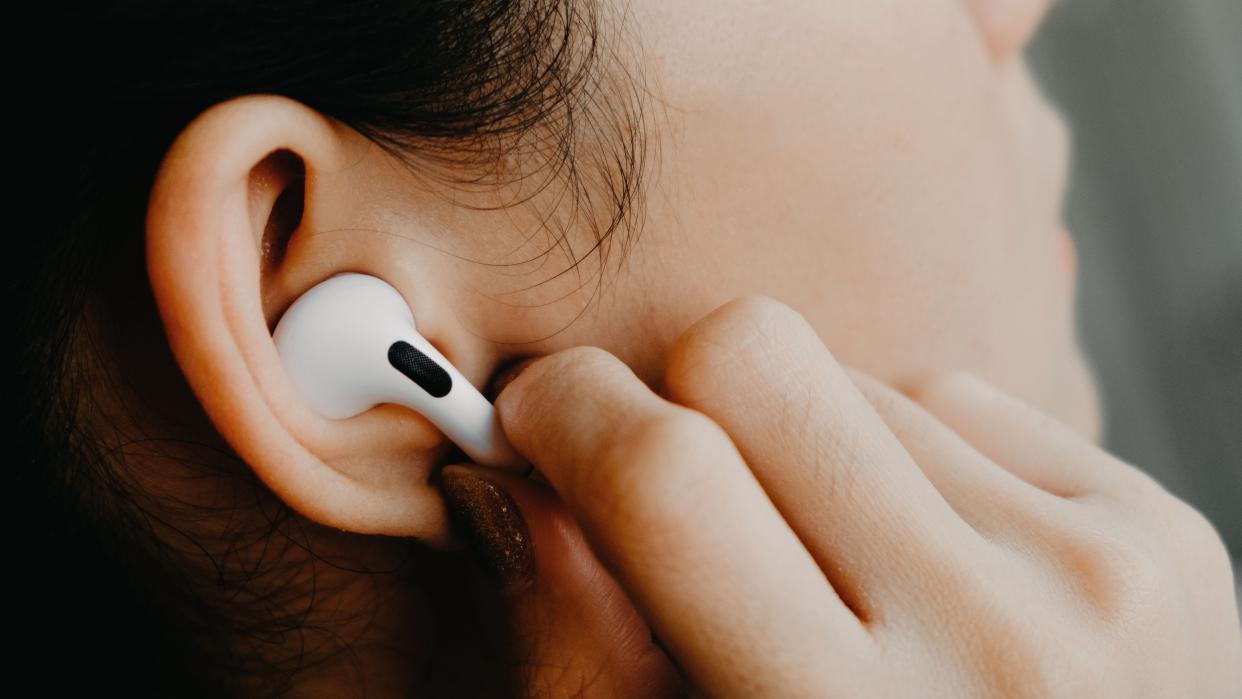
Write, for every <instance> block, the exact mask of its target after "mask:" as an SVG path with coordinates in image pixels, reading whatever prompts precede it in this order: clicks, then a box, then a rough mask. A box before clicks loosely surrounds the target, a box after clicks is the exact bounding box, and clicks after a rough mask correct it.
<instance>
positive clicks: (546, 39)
mask: <svg viewBox="0 0 1242 699" xmlns="http://www.w3.org/2000/svg"><path fill="white" fill-rule="evenodd" d="M606 19H607V18H605V17H604V16H603V15H602V14H601V13H600V12H599V11H598V10H597V8H595V7H593V6H592V5H591V4H590V2H589V0H586V1H585V2H581V3H579V2H573V1H572V0H407V1H404V2H401V1H397V2H381V1H376V0H372V1H370V2H350V1H348V0H346V1H344V2H328V1H324V0H320V1H315V2H301V3H273V2H262V1H260V2H226V1H222V0H221V1H215V2H192V3H177V2H171V3H170V2H163V1H158V0H156V1H137V2H112V3H99V4H98V6H97V5H96V4H95V3H71V4H68V5H62V6H61V7H59V8H58V9H57V10H56V11H55V15H54V16H53V17H47V18H44V19H43V20H41V21H36V22H35V23H34V25H33V26H34V28H35V33H36V37H35V41H33V42H32V45H33V46H35V47H36V48H35V54H34V55H33V57H32V63H33V64H34V66H35V70H34V75H35V80H36V83H37V84H36V85H35V87H34V88H33V95H34V97H33V99H32V100H30V102H31V103H30V104H28V105H26V107H27V109H28V111H27V112H25V113H29V114H30V118H29V123H28V124H26V125H25V126H26V127H27V128H29V129H31V130H32V131H33V133H26V134H24V136H23V138H25V139H28V142H30V143H32V144H34V145H35V146H36V147H37V149H38V152H37V155H36V158H35V160H34V162H33V163H32V168H31V169H30V170H29V171H27V172H25V173H23V177H28V178H29V179H30V180H31V181H34V182H36V183H37V184H36V186H37V187H38V188H41V189H42V190H44V191H45V192H47V193H48V194H50V195H51V196H53V197H55V201H54V202H50V203H49V204H48V205H47V206H45V207H39V211H38V217H37V218H38V223H39V228H38V229H37V230H29V231H21V232H18V233H16V234H14V235H11V236H10V240H11V241H12V245H13V246H14V249H15V252H14V256H15V259H17V260H20V264H19V265H17V269H15V270H14V272H13V273H12V275H11V278H10V283H9V298H10V299H11V301H10V302H11V303H12V304H13V305H14V307H15V315H14V318H13V319H12V323H11V325H12V327H14V328H15V332H16V337H15V340H14V341H15V343H16V344H15V346H16V347H17V357H16V359H15V363H16V367H17V371H16V374H17V392H16V394H15V396H14V400H13V404H14V405H15V406H16V412H17V414H18V415H17V425H16V426H15V432H14V437H15V439H16V441H17V443H18V451H17V454H18V462H17V464H16V465H15V466H14V467H13V468H14V469H15V483H14V489H13V490H12V491H11V498H10V500H11V501H12V502H14V503H15V504H16V507H15V508H14V510H13V511H15V512H16V513H17V517H18V518H19V519H18V522H19V523H21V524H22V525H23V526H21V527H20V528H18V529H15V530H13V531H14V536H15V539H16V540H17V544H18V548H17V559H16V560H17V561H19V564H18V565H17V566H15V568H16V571H18V572H14V573H11V575H13V574H20V575H22V576H23V580H22V582H24V583H25V584H24V585H22V587H23V588H24V589H23V591H22V592H21V593H19V594H18V595H17V596H15V597H14V598H13V599H14V600H15V602H14V603H16V604H19V605H22V609H23V612H22V613H21V614H19V616H22V617H25V618H24V621H25V623H26V625H27V627H26V628H23V625H22V624H21V623H19V625H18V629H19V630H18V631H16V632H15V633H18V634H21V635H20V636H19V637H18V638H16V639H14V640H15V641H16V642H17V644H18V645H19V646H23V647H24V648H25V650H26V651H27V652H29V653H31V654H32V658H31V659H30V660H31V661H32V663H31V664H23V665H19V667H20V668H22V669H25V670H26V671H27V672H31V673H38V674H32V676H31V677H30V679H31V680H32V681H34V682H37V683H38V684H37V685H34V686H39V687H41V688H44V689H47V688H50V687H54V686H56V685H57V684H58V683H64V682H67V681H72V680H74V679H82V680H87V681H90V682H91V683H92V684H93V685H94V688H95V690H96V691H99V690H101V689H102V688H104V687H107V686H109V685H114V686H116V687H118V688H123V690H124V691H125V692H126V693H128V694H148V693H152V694H153V693H159V694H177V695H181V696H184V695H187V694H203V695H207V694H212V695H214V694H221V693H226V692H231V691H238V690H239V688H241V687H247V688H249V689H253V688H254V686H255V683H254V680H255V678H263V679H264V684H265V685H266V686H267V687H269V688H270V689H271V691H272V692H273V693H276V692H279V691H281V689H282V688H283V686H284V682H286V681H287V680H288V679H289V678H290V677H291V676H292V675H293V674H295V673H296V672H297V671H298V670H299V669H300V668H302V667H304V666H306V665H308V664H310V663H313V662H316V660H315V659H314V658H312V657H311V656H310V655H309V654H308V655H305V656H299V657H295V658H289V659H288V661H287V662H283V661H273V660H272V659H271V658H264V660H263V662H261V663H258V662H252V661H251V660H250V659H249V658H247V657H244V654H240V653H238V652H237V648H236V647H235V646H230V642H231V641H232V640H235V639H236V638H237V637H239V636H240V637H247V638H250V639H251V640H252V641H253V643H254V644H256V645H261V644H263V643H264V642H265V639H266V638H267V636H278V635H280V634H285V633H294V632H297V631H299V630H300V627H299V624H300V623H301V621H300V620H302V619H304V618H305V617H304V615H305V613H306V612H307V610H305V609H288V608H283V607H282V606H281V601H280V600H281V592H282V591H281V590H279V589H275V587H274V586H276V585H278V582H276V581H279V580H280V579H281V578H282V576H284V577H285V578H291V574H292V571H282V570H281V569H280V567H279V566H280V565H282V555H281V553H280V551H285V550H298V548H299V547H303V546H305V545H306V541H305V539H306V538H307V537H306V535H305V534H304V530H305V528H306V527H307V526H308V525H309V523H308V522H306V521H304V520H303V519H301V518H300V517H299V516H298V515H297V514H296V513H293V512H291V511H289V510H288V508H287V507H285V506H284V505H283V503H281V502H280V501H279V500H278V499H277V498H275V497H274V496H273V495H272V494H271V493H270V492H269V491H267V490H266V489H265V488H264V487H263V486H262V484H261V483H260V482H259V481H258V480H257V478H256V477H255V476H254V474H253V472H252V471H251V470H250V469H249V468H247V467H246V466H245V464H241V463H239V462H238V460H237V458H236V456H234V455H233V454H232V453H231V452H230V451H229V450H228V448H227V446H226V445H225V444H224V443H223V441H222V440H220V439H219V438H218V435H204V434H201V433H200V432H198V431H197V430H198V429H199V428H200V427H201V425H202V424H207V423H205V421H204V422H202V423H201V424H200V422H198V421H196V420H192V419H183V418H182V417H181V416H180V414H179V411H181V410H182V408H181V407H174V408H169V407H168V406H166V405H162V404H158V403H156V402H155V401H158V400H160V398H158V397H155V396H152V395H147V394H145V393H144V391H143V385H144V382H145V381H159V382H161V383H167V382H169V381H182V382H183V380H182V379H181V376H180V374H179V372H178V371H177V370H176V367H175V363H174V362H173V361H172V359H171V356H170V355H169V353H168V348H167V343H166V340H165V339H164V338H163V334H162V330H160V325H159V323H158V318H157V315H156V313H155V310H154V305H153V302H152V300H151V299H150V291H149V287H148V283H147V278H146V272H145V265H144V262H143V240H142V239H143V224H144V218H145V214H146V204H147V196H148V193H149V191H150V188H151V184H152V181H153V177H154V174H155V172H156V170H157V168H158V166H159V164H160V162H161V159H162V157H163V155H164V153H165V152H166V151H167V149H168V147H169V145H170V144H171V142H172V140H173V139H174V138H175V137H176V135H177V134H178V133H179V132H180V131H181V130H182V129H183V128H184V127H185V125H186V124H187V123H188V122H189V121H190V120H191V119H192V118H193V117H194V116H196V115H197V114H199V113H200V112H202V111H203V110H204V109H206V108H207V107H209V106H211V105H213V104H215V103H218V102H221V101H223V100H227V99H229V98H232V97H235V96H240V95H245V94H253V93H270V94H279V95H284V96H287V97H289V98H292V99H295V100H298V101H300V102H302V103H304V104H306V105H308V106H310V107H312V108H314V109H317V110H319V111H321V112H322V113H324V114H326V115H329V116H331V117H334V118H336V119H338V120H340V121H342V122H343V123H345V124H348V125H349V126H352V127H353V128H355V129H357V130H358V131H359V132H361V133H362V134H364V135H365V136H366V137H368V138H370V139H371V140H373V141H374V142H375V143H377V144H379V145H380V146H381V147H383V148H384V149H386V150H387V151H389V152H390V153H393V154H394V155H398V156H400V157H402V159H403V160H405V161H407V162H410V163H414V162H417V163H418V167H419V168H422V169H423V170H424V171H426V170H427V169H430V170H434V171H435V173H436V176H437V177H440V178H441V179H442V180H443V181H446V182H450V183H452V184H454V185H457V186H464V187H477V186H493V185H499V184H504V182H503V179H504V177H506V175H503V174H500V173H501V172H502V170H501V169H499V168H497V167H495V166H496V164H497V162H499V161H500V160H501V159H502V158H521V159H524V160H529V161H532V162H534V163H535V165H536V166H535V167H533V168H523V171H524V172H526V173H528V174H526V175H524V177H533V178H537V179H538V180H539V181H538V182H537V183H536V184H537V187H536V188H535V189H542V188H544V187H547V186H559V187H563V188H564V190H565V192H566V193H567V194H568V197H567V198H566V201H567V202H568V205H569V206H571V207H572V209H573V211H575V212H576V214H577V215H578V216H577V218H574V219H571V223H567V224H566V225H565V227H564V229H562V230H561V231H559V233H560V234H562V235H563V234H567V233H568V228H569V227H570V225H571V224H572V225H573V226H577V227H582V226H585V227H588V228H589V229H590V230H591V231H592V232H593V233H594V237H595V241H596V243H595V247H594V248H592V249H591V251H589V252H587V253H586V254H583V255H581V256H579V257H578V258H577V259H576V261H575V263H574V264H575V265H576V264H577V262H579V261H581V260H583V259H585V258H586V257H587V256H588V255H590V254H592V253H596V254H597V255H598V258H599V262H600V266H601V270H603V265H604V258H605V256H606V253H607V251H608V250H609V248H610V246H611V244H612V240H613V238H619V239H620V245H621V248H622V250H621V251H622V253H624V251H625V250H626V249H627V247H628V246H629V245H631V244H632V243H633V239H634V237H635V236H636V235H637V232H638V230H639V227H640V226H639V224H640V223H641V216H642V214H641V208H642V207H641V204H642V201H641V198H640V197H639V191H640V184H641V182H642V176H643V171H644V162H646V160H647V158H646V153H645V149H646V147H647V145H646V141H645V139H644V137H643V136H644V129H643V121H644V115H643V107H642V105H643V100H642V88H641V82H640V81H639V80H638V78H637V76H636V75H635V74H634V73H633V72H631V71H630V70H629V69H628V66H629V65H630V62H629V61H628V60H626V58H627V57H626V56H623V55H620V54H618V50H619V49H620V48H622V47H624V46H625V45H627V42H617V43H614V42H611V41H609V42H605V41H603V40H602V39H601V31H602V30H603V29H605V28H606V29H608V30H609V31H608V36H609V38H614V36H615V35H614V30H615V31H616V32H620V31H621V28H620V27H619V26H613V25H610V24H608V22H607V21H606ZM619 233H623V234H624V235H620V236H618V235H614V234H619ZM558 242H559V239H558ZM603 279H604V275H603V274H602V273H601V274H600V277H599V280H600V282H601V283H602V281H603ZM121 338H123V339H124V341H125V343H124V347H125V349H124V350H123V351H120V350H118V347H120V346H121V342H120V339H121ZM179 390H180V393H179V394H177V395H180V396H181V397H182V398H184V399H185V402H186V403H193V401H192V400H190V398H191V395H190V393H189V391H188V389H185V388H184V386H182V387H181V388H180V389H179ZM193 410H197V406H196V405H195V406H194V408H193ZM199 417H201V416H199ZM161 460H164V461H165V462H169V463H171V462H172V461H173V460H175V461H177V462H178V464H179V465H180V466H181V467H183V468H185V469H188V470H187V472H188V473H195V474H202V475H205V476H210V477H213V478H218V479H220V480H221V482H227V483H229V484H230V485H229V488H231V491H230V492H232V493H233V494H234V497H233V499H232V500H231V501H230V502H231V503H232V504H233V505H234V506H236V507H247V508H250V509H252V510H256V511H262V512H263V514H264V517H263V522H264V527H262V528H260V530H258V531H245V532H242V531H227V536H231V537H238V538H240V537H243V536H247V537H255V536H265V537H268V538H269V539H271V540H272V543H271V544H270V545H271V548H272V550H273V551H274V552H276V553H273V554H272V555H271V556H270V557H269V559H268V560H265V561H263V562H262V565H263V566H265V567H264V568H263V569H262V570H259V569H257V568H251V569H245V570H242V569H238V568H237V567H236V566H237V565H238V564H237V562H236V561H232V560H229V557H228V555H227V553H228V551H230V550H231V549H230V547H231V546H232V543H231V542H230V541H204V540H203V539H202V532H201V531H199V530H191V529H188V528H186V527H184V526H183V524H184V523H185V522H187V521H193V519H194V518H196V517H198V518H209V517H210V518H217V519H221V520H223V519H225V518H227V517H229V516H230V515H229V513H227V512H221V511H215V510H212V509H211V507H213V506H214V504H213V505H207V504H204V503H194V502H188V501H186V500H184V499H179V498H178V497H177V496H176V495H175V494H174V493H173V492H172V491H171V490H169V491H166V492H152V491H151V488H152V487H153V486H152V483H154V482H155V480H154V479H151V478H149V477H147V469H152V468H159V464H160V463H161ZM22 518H24V519H22ZM222 536H224V535H222ZM222 552H223V553H222ZM251 563H253V562H251ZM254 565H259V564H254ZM286 565H287V564H286ZM47 660H54V661H56V662H58V663H63V665H64V668H63V670H58V671H56V672H57V674H42V673H41V671H40V670H38V669H36V668H41V667H42V666H41V662H44V661H47ZM33 661H39V662H33Z"/></svg>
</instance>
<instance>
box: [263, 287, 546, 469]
mask: <svg viewBox="0 0 1242 699" xmlns="http://www.w3.org/2000/svg"><path fill="white" fill-rule="evenodd" d="M273 340H274V341H275V344H276V350H277V352H278V353H279V354H280V358H281V361H282V363H283V364H284V367H285V371H286V373H287V374H288V376H289V380H290V382H291V383H292V384H293V386H294V388H295V390H297V392H298V393H299V395H300V396H301V397H302V399H303V400H304V401H305V402H306V404H307V405H308V406H309V407H310V408H311V409H312V410H314V411H315V412H317V413H319V414H320V415H322V416H323V417H326V418H329V419H346V418H349V417H352V416H354V415H357V414H359V413H361V412H363V411H365V410H368V409H370V408H371V407H373V406H375V405H379V404H380V403H395V404H398V405H403V406H405V407H407V408H410V409H411V410H414V411H416V412H418V413H420V414H422V415H424V416H425V417H426V418H427V419H428V420H430V421H431V422H432V423H433V424H434V425H436V427H438V428H440V430H441V431H443V432H444V434H445V435H446V436H447V437H448V438H449V439H450V440H452V441H453V442H454V443H455V444H457V446H459V447H461V449H462V451H464V452H465V453H466V454H468V455H469V456H470V457H471V458H472V459H474V460H475V461H477V462H478V463H480V464H482V465H485V466H497V467H502V468H510V469H513V470H524V467H525V466H526V462H525V461H524V460H523V459H522V458H521V457H520V456H518V455H517V453H516V452H514V450H513V447H512V446H511V445H510V444H509V442H508V440H507V439H506V438H505V436H504V432H503V431H502V430H501V428H500V422H499V419H498V417H497V415H496V411H495V409H494V408H493V406H492V404H491V403H490V402H488V400H487V399H486V398H484V397H483V395H482V394H481V393H479V391H478V389H476V388H475V387H474V386H473V385H471V383H470V382H469V381H467V380H466V378H465V377H464V376H462V374H461V372H460V371H458V370H457V368H456V367H454V366H453V365H452V364H451V363H449V361H448V360H447V359H445V357H444V355H442V354H441V353H440V351H439V350H437V349H436V348H435V347H434V346H433V345H432V344H431V343H430V342H428V341H427V339H426V338H424V337H423V336H422V335H421V334H420V333H419V332H418V329H417V328H416V326H415V324H414V316H413V314H412V313H411V312H410V307H409V306H408V305H407V304H406V302H405V299H404V298H403V297H402V296H401V294H400V293H399V292H398V291H397V290H396V289H394V288H393V287H392V286H390V285H389V284H388V283H387V282H385V281H383V280H382V279H379V278H377V277H373V276H370V275H365V274H356V273H346V274H338V275H336V276H334V277H331V278H329V279H327V280H325V281H323V282H320V283H319V284H317V285H316V286H314V287H312V288H311V289H310V290H309V291H307V292H306V293H305V294H303V295H302V296H301V297H299V298H298V299H297V300H296V301H295V302H294V303H293V305H292V306H290V307H289V310H287V311H286V312H285V314H284V316H282V317H281V319H280V321H279V322H278V323H277V325H276V330H275V332H274V333H273Z"/></svg>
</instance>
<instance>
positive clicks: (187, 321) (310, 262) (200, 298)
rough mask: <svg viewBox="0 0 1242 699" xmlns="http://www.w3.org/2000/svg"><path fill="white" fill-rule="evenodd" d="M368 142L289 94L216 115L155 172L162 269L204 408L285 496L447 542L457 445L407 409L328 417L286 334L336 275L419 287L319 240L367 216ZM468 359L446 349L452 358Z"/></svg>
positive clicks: (367, 529)
mask: <svg viewBox="0 0 1242 699" xmlns="http://www.w3.org/2000/svg"><path fill="white" fill-rule="evenodd" d="M364 143H365V144H367V145H369V142H366V141H365V139H364V138H363V137H362V136H361V135H360V134H358V133H357V132H355V131H353V130H352V129H348V128H347V127H344V126H342V125H340V124H338V123H335V122H332V121H330V120H329V119H327V118H326V117H324V116H322V115H321V114H319V113H318V112H316V111H314V110H312V109H310V108H308V107H306V106H305V105H302V104H300V103H297V102H294V101H292V100H289V99H285V98H282V97H276V96H267V95H263V96H247V97H241V98H237V99H234V100H230V101H228V102H223V103H221V104H218V105H216V106H214V107H212V108H211V109H209V110H207V111H206V112H204V113H203V114H202V115H200V116H199V117H198V118H197V119H195V120H194V121H193V122H191V123H190V124H189V125H188V126H187V127H186V129H185V130H184V131H183V132H182V134H181V135H180V136H179V137H178V138H177V140H176V141H175V142H174V144H173V145H172V147H171V148H170V149H169V152H168V154H167V156H166V157H165V160H164V162H163V164H162V166H161V168H160V171H159V173H158V174H157V176H156V180H155V184H154V187H153V189H152V192H151V199H150V202H149V206H148V214H147V267H148V272H149V275H150V279H151V286H152V291H153V294H154V297H155V301H156V305H157V307H158V308H159V311H160V316H161V319H162V321H163V324H164V327H165V330H166V333H167V335H168V341H169V344H170V346H171V349H172V352H173V355H174V357H175V358H176V360H177V362H178V364H179V366H180V368H181V370H182V372H183V373H184V375H185V377H186V379H187V381H188V382H189V384H190V387H191V388H192V389H193V391H194V394H195V396H196V397H197V399H198V400H199V402H200V403H201V404H202V406H203V408H204V410H205V412H206V413H207V415H208V417H209V418H210V419H211V421H212V423H213V424H214V426H215V427H216V429H217V430H218V431H219V432H220V434H221V435H222V436H223V437H224V438H225V439H226V440H227V441H228V442H229V444H230V445H231V446H232V448H233V449H234V451H236V452H237V454H238V455H239V456H240V457H241V458H242V459H243V460H244V461H245V462H246V463H247V464H249V465H250V466H251V468H253V469H254V470H255V472H256V473H257V475H258V476H259V477H260V478H261V479H262V480H263V482H264V483H265V484H266V485H267V486H268V487H269V488H270V489H271V490H272V491H273V492H275V493H276V495H277V496H279V497H280V498H281V499H283V500H284V501H285V502H287V503H288V504H289V505H291V506H292V507H293V508H294V509H295V510H297V511H299V512H300V513H302V514H303V515H305V516H307V517H308V518H310V519H312V520H315V521H317V522H320V523H322V524H326V525H329V526H333V527H337V528H340V529H344V530H349V531H355V532H359V533H367V534H387V535H394V536H415V537H419V538H422V539H425V540H427V541H429V542H431V543H433V544H441V545H442V544H446V543H448V541H449V540H450V536H449V533H448V518H447V515H446V511H445V509H444V503H443V501H442V498H441V496H440V494H439V492H438V490H437V489H436V488H435V487H434V486H433V485H432V484H431V483H430V482H429V477H430V475H431V469H432V467H433V465H434V464H435V462H436V461H437V459H438V458H439V457H440V456H441V455H442V454H443V452H444V450H446V449H448V448H449V447H450V446H451V445H450V444H449V443H448V442H447V441H446V439H445V438H444V436H443V435H442V434H441V433H440V432H439V431H438V430H437V429H436V428H435V427H434V426H433V425H432V424H431V423H430V422H429V421H428V420H427V419H426V418H424V417H423V416H421V415H419V414H417V413H414V412H412V411H410V410H407V409H404V408H400V407H398V406H387V405H385V406H378V407H376V408H374V409H372V410H370V411H367V412H366V413H363V414H362V415H359V416H357V417H354V418H350V419H348V420H340V421H336V420H328V419H326V418H322V417H320V416H318V415H316V414H314V413H313V412H311V411H310V410H309V409H308V408H307V407H306V406H305V405H304V404H303V403H302V401H301V400H300V399H299V397H298V396H297V395H296V394H295V392H294V390H293V388H292V386H291V384H290V382H289V381H288V379H287V377H286V376H285V373H284V370H283V367H282V366H281V364H280V359H279V356H278V355H277V353H276V349H275V345H274V343H273V341H272V337H271V330H272V328H274V326H275V323H276V321H277V320H278V318H279V315H280V313H281V312H282V311H283V310H284V308H286V307H287V306H288V305H289V304H290V303H292V301H293V299H294V298H295V297H296V295H297V294H298V293H301V292H302V291H305V290H306V289H307V288H309V287H310V286H312V285H313V284H314V283H315V282H318V281H320V280H321V279H322V278H325V277H327V276H330V275H331V274H332V273H335V272H340V271H360V272H366V273H370V274H375V275H377V276H381V277H384V278H387V279H388V280H389V281H390V283H392V284H394V286H397V287H398V288H399V289H401V290H402V292H403V293H404V294H407V295H408V294H411V293H412V292H413V286H414V282H413V281H411V277H412V275H410V274H408V273H404V274H403V273H402V271H401V270H400V269H399V268H392V267H391V265H392V264H393V263H392V262H391V258H392V255H391V254H390V251H385V250H383V249H382V248H379V249H374V250H373V252H370V251H371V250H372V249H373V248H369V247H368V246H367V245H365V244H362V243H360V244H355V245H348V246H344V247H346V248H348V249H349V250H350V253H349V254H350V257H349V258H345V257H344V256H343V255H342V253H341V252H340V250H341V249H342V246H340V245H336V246H335V247H334V246H333V245H332V244H331V243H330V241H326V240H325V241H323V242H321V241H320V240H319V239H320V236H311V235H306V234H305V231H307V230H314V229H316V228H318V227H330V226H331V223H330V222H331V221H334V220H340V219H341V218H342V217H345V218H347V219H348V218H349V217H351V216H353V215H354V214H355V213H356V212H355V208H356V207H358V206H360V205H361V204H360V201H359V200H360V198H359V197H358V195H357V194H356V193H355V192H356V191H357V190H358V189H361V188H358V187H351V186H348V178H349V177H352V176H365V172H359V170H358V168H360V167H362V168H365V167H366V166H365V165H359V162H360V161H359V158H358V149H359V148H363V147H365V145H364ZM336 242H338V243H339V240H338V241H336ZM385 265H389V267H385ZM417 291H418V294H417V296H418V298H420V299H424V300H425V299H426V298H427V297H428V296H431V295H433V294H434V293H435V290H434V289H432V288H430V287H428V286H426V285H425V284H424V285H423V286H422V287H420V288H419V289H418V290H417ZM407 300H408V297H407ZM412 306H413V304H412ZM415 308H416V313H418V317H419V327H420V330H422V331H423V334H424V335H425V336H427V337H428V339H429V340H432V341H433V342H436V339H439V340H440V341H441V342H444V341H445V338H448V339H449V341H451V342H456V341H459V340H461V338H462V336H463V335H462V334H461V333H458V334H456V335H454V334H452V333H451V332H450V331H448V330H447V329H448V328H449V326H448V325H447V324H446V323H445V322H443V321H442V320H441V318H442V317H443V316H442V315H439V316H437V315H436V314H434V313H421V312H419V311H418V310H417V307H415ZM441 331H443V332H441ZM437 335H439V337H438V338H437ZM433 338H436V339H433ZM453 349H454V348H453V347H451V346H450V347H443V348H442V351H444V352H445V354H446V355H448V356H450V357H452V355H453ZM460 353H461V352H458V354H460Z"/></svg>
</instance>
